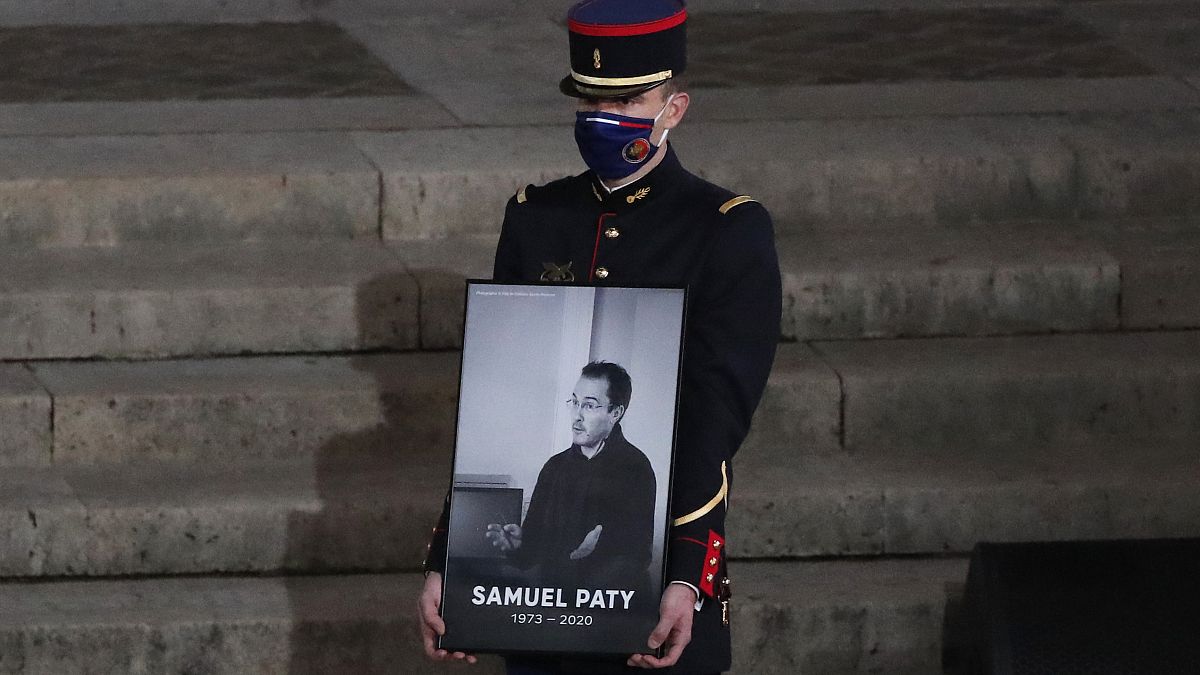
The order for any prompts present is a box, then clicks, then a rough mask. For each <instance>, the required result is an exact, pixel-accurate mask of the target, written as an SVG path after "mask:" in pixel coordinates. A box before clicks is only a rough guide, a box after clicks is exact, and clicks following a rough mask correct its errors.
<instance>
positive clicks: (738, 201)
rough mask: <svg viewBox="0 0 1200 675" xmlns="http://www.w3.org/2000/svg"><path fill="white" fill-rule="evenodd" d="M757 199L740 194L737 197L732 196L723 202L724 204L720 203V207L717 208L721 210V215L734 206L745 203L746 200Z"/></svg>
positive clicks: (752, 200)
mask: <svg viewBox="0 0 1200 675" xmlns="http://www.w3.org/2000/svg"><path fill="white" fill-rule="evenodd" d="M757 201H758V200H757V199H755V198H753V197H750V196H748V195H741V196H739V197H734V198H733V199H730V200H729V201H727V202H725V203H724V204H722V205H721V208H719V209H717V210H718V211H720V212H721V215H725V214H726V213H729V210H730V209H732V208H733V207H735V206H740V205H742V204H745V203H746V202H757Z"/></svg>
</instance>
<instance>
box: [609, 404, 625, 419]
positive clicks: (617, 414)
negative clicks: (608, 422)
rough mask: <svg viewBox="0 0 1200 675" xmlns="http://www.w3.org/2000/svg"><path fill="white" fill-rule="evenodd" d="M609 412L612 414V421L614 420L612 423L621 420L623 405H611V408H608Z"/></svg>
mask: <svg viewBox="0 0 1200 675" xmlns="http://www.w3.org/2000/svg"><path fill="white" fill-rule="evenodd" d="M609 412H610V414H612V416H613V422H614V423H615V422H620V421H621V418H622V417H624V416H625V406H623V405H614V406H613V407H612V410H610V411H609Z"/></svg>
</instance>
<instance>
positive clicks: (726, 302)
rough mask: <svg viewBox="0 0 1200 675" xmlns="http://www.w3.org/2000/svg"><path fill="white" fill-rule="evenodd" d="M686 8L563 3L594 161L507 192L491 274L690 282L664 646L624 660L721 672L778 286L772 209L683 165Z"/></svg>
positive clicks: (571, 662)
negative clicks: (734, 528)
mask: <svg viewBox="0 0 1200 675" xmlns="http://www.w3.org/2000/svg"><path fill="white" fill-rule="evenodd" d="M686 20H687V12H686V10H685V8H684V5H683V3H682V2H681V1H680V0H585V1H584V2H580V3H578V4H576V5H575V6H574V7H572V8H571V10H570V12H569V13H568V29H569V38H570V59H571V73H570V75H568V76H567V77H565V78H564V79H563V80H562V82H561V84H560V88H561V89H562V91H563V93H565V94H567V95H568V96H572V97H575V98H576V99H578V112H577V114H576V120H575V139H576V142H577V143H578V145H579V152H580V154H581V155H582V157H583V160H584V162H585V163H586V164H587V166H588V168H589V170H588V171H586V172H584V173H582V174H580V175H578V176H574V177H570V178H565V179H561V180H557V181H554V182H552V183H549V184H547V185H544V186H541V187H534V186H528V187H526V188H523V189H521V190H520V191H519V192H517V194H516V195H515V196H514V197H513V198H512V199H510V200H509V202H508V206H507V208H506V210H505V214H504V224H503V228H502V230H501V234H500V242H499V244H498V246H497V249H496V260H495V267H494V270H493V276H494V278H495V279H496V280H497V281H503V282H537V281H541V282H544V283H587V284H593V285H599V286H602V285H616V286H682V285H686V286H687V287H688V289H689V295H688V308H687V324H686V335H685V347H684V362H683V369H682V388H681V395H680V406H679V426H678V434H677V441H676V459H675V477H674V487H673V494H672V503H671V511H672V513H671V518H672V521H671V528H670V534H669V537H668V548H667V576H668V581H669V582H670V583H669V584H668V586H667V587H666V590H665V591H664V592H663V596H662V600H661V603H660V606H659V615H660V620H659V623H658V625H657V626H656V627H655V628H654V630H653V631H652V632H651V634H650V635H649V636H648V640H647V644H648V645H649V646H650V647H651V648H658V647H659V646H662V647H664V650H665V651H664V654H663V657H662V658H655V657H652V656H646V655H641V654H637V655H633V656H631V657H630V658H629V659H628V661H627V663H626V665H625V666H616V669H615V671H614V672H623V671H625V670H627V669H628V668H670V672H672V673H681V674H682V673H687V674H700V673H717V672H720V671H724V670H727V669H728V668H729V667H730V641H729V615H728V609H729V588H730V586H729V583H728V579H727V577H726V567H725V548H726V546H725V511H726V507H727V505H728V497H729V491H730V488H731V487H732V481H733V463H732V460H733V456H734V453H736V452H737V449H738V447H739V445H740V444H741V443H742V440H743V439H744V438H745V436H746V433H747V431H748V429H749V426H750V419H751V417H752V415H753V413H754V409H755V408H756V407H757V405H758V401H759V398H760V397H761V395H762V391H763V388H764V387H765V385H766V380H767V375H768V373H769V371H770V368H771V363H772V361H773V360H774V356H775V347H776V344H777V342H778V340H779V317H780V311H781V306H780V305H781V290H780V279H779V264H778V260H777V258H776V254H775V244H774V233H773V230H772V224H771V219H770V216H769V215H768V214H767V211H766V209H764V208H763V207H762V206H761V205H760V204H758V203H757V202H755V201H754V200H753V199H752V198H750V197H748V196H745V195H738V194H736V193H733V192H730V191H728V190H725V189H723V188H720V187H717V186H716V185H713V184H711V183H708V182H705V181H703V180H701V179H700V178H698V177H696V176H695V175H693V174H691V173H689V172H688V171H687V170H685V169H684V168H683V166H682V164H681V163H680V160H679V158H678V156H677V155H676V153H675V151H674V149H673V148H672V146H671V145H670V144H669V143H668V142H667V135H668V133H669V132H670V131H671V129H674V128H675V127H676V126H678V125H679V123H680V122H681V121H682V120H683V118H684V115H685V114H686V112H687V109H688V105H689V103H690V97H689V96H688V93H687V91H686V90H685V87H684V85H683V82H682V80H681V79H680V77H681V75H682V73H683V71H684V68H685V66H686V32H685V31H686V25H687V24H686ZM446 519H447V513H446V512H445V511H444V512H443V514H442V519H441V522H440V523H439V525H438V527H437V528H436V529H435V530H434V538H433V541H432V542H431V544H430V555H429V557H428V559H427V563H426V582H425V588H424V591H423V592H422V595H421V599H420V602H419V611H420V615H421V622H422V633H423V638H424V642H425V648H426V652H427V653H428V654H429V655H430V656H431V657H433V658H435V659H439V660H443V659H445V660H464V661H468V662H474V660H475V658H474V656H471V655H468V654H462V653H453V654H451V653H447V652H445V651H444V650H437V649H435V648H434V645H435V644H436V635H438V634H440V633H441V632H442V631H443V630H444V624H442V622H441V619H440V617H439V616H438V611H437V610H438V603H439V602H440V598H441V576H440V571H441V569H442V568H443V565H444V564H445V547H446V532H445V523H446ZM508 668H509V672H510V673H512V674H517V673H522V674H530V675H534V674H539V675H540V674H548V673H564V672H566V673H569V672H580V673H597V672H609V670H608V667H607V666H605V665H602V664H598V663H595V662H586V661H580V660H578V659H551V660H546V659H542V660H537V659H518V658H510V659H509V660H508Z"/></svg>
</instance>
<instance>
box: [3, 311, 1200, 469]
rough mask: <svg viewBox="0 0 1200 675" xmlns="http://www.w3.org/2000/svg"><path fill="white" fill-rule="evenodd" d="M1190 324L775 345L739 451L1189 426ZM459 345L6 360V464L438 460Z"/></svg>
mask: <svg viewBox="0 0 1200 675" xmlns="http://www.w3.org/2000/svg"><path fill="white" fill-rule="evenodd" d="M1197 354H1200V332H1198V331H1172V332H1147V333H1106V334H1077V335H1054V336H1025V337H992V338H941V339H925V340H862V341H836V342H824V341H823V342H814V343H811V344H783V345H781V346H780V347H779V351H778V353H777V357H776V364H775V368H774V370H773V373H772V376H771V378H770V379H769V381H768V383H767V390H766V393H765V395H764V398H763V401H762V404H761V405H760V407H759V410H758V412H757V417H756V419H755V422H754V425H753V428H752V430H751V433H750V436H749V438H748V439H747V441H746V444H745V446H744V451H745V452H744V455H745V456H746V457H751V458H753V457H762V458H764V461H769V462H783V463H786V464H792V463H795V462H796V461H806V460H808V459H811V458H830V457H841V456H846V455H851V456H859V455H865V456H870V455H878V454H881V453H887V452H891V451H893V450H895V449H903V450H905V451H931V450H940V449H947V448H950V449H953V450H954V451H955V452H960V453H963V454H967V455H972V456H986V455H989V454H991V453H995V452H1010V451H1011V450H1012V449H1018V448H1039V449H1041V450H1042V451H1044V452H1053V451H1054V449H1055V448H1056V447H1057V446H1059V445H1062V444H1066V445H1071V444H1074V443H1081V442H1082V443H1102V444H1111V443H1116V442H1126V441H1128V442H1140V441H1145V440H1161V441H1181V442H1182V441H1188V440H1192V441H1194V440H1195V439H1196V438H1197V437H1200V415H1198V414H1197V410H1200V399H1198V398H1197V397H1198V392H1200V360H1198V359H1197V358H1196V355H1197ZM458 360H459V356H458V354H457V353H454V352H444V353H428V352H425V353H421V352H416V353H408V354H376V355H361V356H352V357H342V356H324V357H291V356H279V357H253V358H250V357H245V358H225V359H186V360H176V361H145V362H40V363H32V364H28V365H27V366H25V367H19V366H17V365H12V364H9V365H5V366H3V367H0V375H4V376H5V379H4V389H2V390H0V425H2V426H0V428H2V429H3V430H4V434H3V435H4V438H5V441H4V445H3V446H0V448H2V449H3V452H2V453H0V465H6V466H30V465H33V466H38V465H41V466H48V465H51V464H53V465H58V466H78V465H97V464H118V465H120V464H138V463H141V462H147V461H150V462H154V461H175V462H181V463H184V464H197V465H204V464H207V463H210V462H212V461H214V460H215V461H220V462H224V463H238V462H253V461H258V460H264V459H265V460H286V459H292V460H313V459H320V458H327V457H341V456H346V455H350V456H353V455H354V454H356V453H362V452H368V451H376V450H380V449H383V450H387V451H389V452H392V453H396V454H403V455H405V456H408V457H412V458H424V457H429V456H431V455H432V456H441V457H445V456H448V455H449V454H450V451H451V448H452V445H453V438H454V420H455V417H454V407H455V406H454V404H455V401H456V399H457V383H458Z"/></svg>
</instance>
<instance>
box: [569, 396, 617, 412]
mask: <svg viewBox="0 0 1200 675" xmlns="http://www.w3.org/2000/svg"><path fill="white" fill-rule="evenodd" d="M564 403H566V404H567V407H568V408H570V409H571V410H573V411H574V410H579V409H580V408H582V409H583V412H585V413H590V412H596V411H597V410H600V409H601V408H611V407H612V406H611V405H609V406H605V405H601V404H599V403H597V402H595V401H584V402H583V403H580V402H579V400H578V399H576V398H575V397H574V396H572V397H571V398H569V399H567V400H566V401H564Z"/></svg>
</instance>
